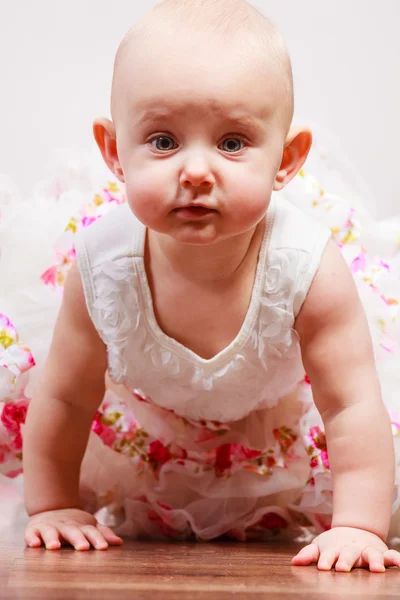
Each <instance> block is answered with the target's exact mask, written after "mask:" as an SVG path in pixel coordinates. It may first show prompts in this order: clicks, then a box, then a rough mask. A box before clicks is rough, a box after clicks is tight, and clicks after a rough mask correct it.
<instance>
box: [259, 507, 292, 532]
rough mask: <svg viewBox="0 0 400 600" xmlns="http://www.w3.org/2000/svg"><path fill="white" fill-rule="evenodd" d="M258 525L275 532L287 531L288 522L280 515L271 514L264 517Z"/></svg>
mask: <svg viewBox="0 0 400 600" xmlns="http://www.w3.org/2000/svg"><path fill="white" fill-rule="evenodd" d="M257 525H259V526H260V527H264V528H265V529H271V530H272V531H274V530H276V529H286V528H287V527H288V522H287V521H286V520H285V519H284V518H283V517H281V516H280V515H277V514H276V513H272V512H271V513H267V514H266V515H264V516H263V517H262V519H261V520H260V521H259V522H258V523H257Z"/></svg>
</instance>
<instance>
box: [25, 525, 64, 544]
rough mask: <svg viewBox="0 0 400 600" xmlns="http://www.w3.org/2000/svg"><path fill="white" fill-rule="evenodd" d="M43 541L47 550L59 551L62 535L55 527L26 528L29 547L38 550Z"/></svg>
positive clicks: (26, 539)
mask: <svg viewBox="0 0 400 600" xmlns="http://www.w3.org/2000/svg"><path fill="white" fill-rule="evenodd" d="M42 540H43V543H44V545H45V546H46V548H47V550H59V548H60V547H61V542H60V534H59V532H58V530H57V528H56V527H53V525H44V526H42V527H27V528H26V532H25V542H26V544H27V545H28V546H30V547H31V548H38V547H39V546H40V545H41V544H42Z"/></svg>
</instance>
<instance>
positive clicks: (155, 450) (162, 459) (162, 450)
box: [149, 440, 172, 467]
mask: <svg viewBox="0 0 400 600" xmlns="http://www.w3.org/2000/svg"><path fill="white" fill-rule="evenodd" d="M171 458H172V454H171V452H170V451H169V450H168V448H166V446H164V445H163V444H162V443H161V442H160V441H159V440H154V442H151V444H150V446H149V461H150V462H152V463H155V465H154V466H155V467H160V466H162V465H163V464H164V463H166V462H168V461H169V460H171Z"/></svg>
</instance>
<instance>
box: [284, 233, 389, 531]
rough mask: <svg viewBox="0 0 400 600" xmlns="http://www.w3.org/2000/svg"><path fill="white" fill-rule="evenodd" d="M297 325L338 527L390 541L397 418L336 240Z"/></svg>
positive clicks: (328, 250)
mask: <svg viewBox="0 0 400 600" xmlns="http://www.w3.org/2000/svg"><path fill="white" fill-rule="evenodd" d="M295 327H296V330H297V331H298V333H299V335H300V344H301V350H302V357H303V364H304V367H305V369H306V372H307V374H308V375H309V378H310V380H311V384H312V390H313V396H314V401H315V404H316V406H317V408H318V410H319V412H320V414H321V417H322V419H323V422H324V426H325V432H326V438H327V446H328V453H329V462H330V467H331V471H332V477H333V519H332V527H333V528H338V527H340V528H345V527H348V528H357V529H359V530H365V531H367V532H370V533H372V534H375V536H378V537H379V538H381V540H383V541H385V540H386V537H387V534H388V530H389V524H390V518H391V507H392V501H393V491H394V446H393V438H392V433H391V424H390V419H389V416H388V413H387V410H386V408H385V406H384V404H383V401H382V397H381V390H380V384H379V380H378V376H377V372H376V367H375V362H374V354H373V347H372V341H371V336H370V332H369V328H368V323H367V319H366V316H365V313H364V310H363V307H362V304H361V301H360V298H359V296H358V292H357V289H356V286H355V282H354V280H353V277H352V274H351V272H350V270H349V268H348V266H347V265H346V263H345V261H344V259H343V257H342V255H341V253H340V251H339V250H338V248H337V247H336V245H335V244H334V243H333V242H330V243H329V245H328V247H327V250H326V252H325V254H324V257H323V259H322V262H321V266H320V269H319V271H318V273H317V275H316V276H315V279H314V281H313V284H312V286H311V288H310V291H309V294H308V296H307V298H306V300H305V302H304V304H303V307H302V309H301V311H300V314H299V316H298V318H297V321H296V325H295ZM353 537H354V536H353Z"/></svg>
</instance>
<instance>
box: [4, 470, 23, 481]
mask: <svg viewBox="0 0 400 600" xmlns="http://www.w3.org/2000/svg"><path fill="white" fill-rule="evenodd" d="M21 473H23V469H22V468H21V469H15V471H9V472H8V473H6V477H9V478H10V479H14V477H18V475H21Z"/></svg>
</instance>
